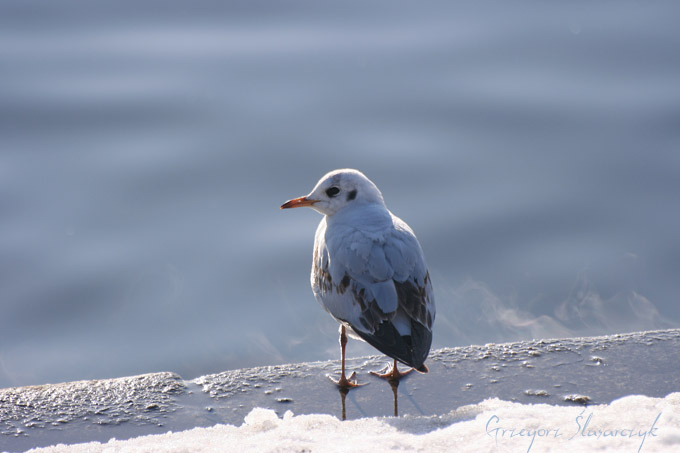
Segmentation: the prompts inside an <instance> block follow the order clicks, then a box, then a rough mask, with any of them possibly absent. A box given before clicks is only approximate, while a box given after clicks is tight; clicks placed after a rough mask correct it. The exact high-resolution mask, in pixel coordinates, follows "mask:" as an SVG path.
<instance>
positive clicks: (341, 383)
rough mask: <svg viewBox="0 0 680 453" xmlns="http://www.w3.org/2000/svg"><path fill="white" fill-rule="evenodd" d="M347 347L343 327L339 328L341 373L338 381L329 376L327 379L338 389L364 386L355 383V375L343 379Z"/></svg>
mask: <svg viewBox="0 0 680 453" xmlns="http://www.w3.org/2000/svg"><path fill="white" fill-rule="evenodd" d="M346 346H347V334H346V333H345V326H344V325H343V326H341V327H340V351H341V372H340V379H339V380H337V381H336V380H335V379H333V378H331V377H330V376H329V379H330V380H331V381H333V382H335V384H336V385H337V386H338V387H340V388H341V389H350V388H353V387H359V386H362V385H365V384H359V383H357V381H356V373H352V375H351V376H350V377H349V379H347V377H345V347H346Z"/></svg>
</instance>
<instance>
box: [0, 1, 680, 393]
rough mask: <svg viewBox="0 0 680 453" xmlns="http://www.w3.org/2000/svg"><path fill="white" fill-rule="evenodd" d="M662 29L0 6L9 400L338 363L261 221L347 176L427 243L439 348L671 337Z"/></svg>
mask: <svg viewBox="0 0 680 453" xmlns="http://www.w3.org/2000/svg"><path fill="white" fill-rule="evenodd" d="M678 17H680V4H679V3H677V2H663V1H661V2H637V1H617V2H607V1H604V2H581V1H576V2H538V1H524V2H477V1H475V2H470V1H424V2H393V1H381V0H369V1H365V0H362V1H355V0H346V1H341V2H340V1H335V2H333V1H311V0H309V1H285V0H284V1H261V0H248V1H209V0H194V1H190V2H189V1H146V2H137V1H115V2H114V1H111V2H108V1H104V2H91V1H84V0H75V1H74V0H61V1H59V2H53V1H38V0H5V1H3V2H1V3H0V387H7V386H17V385H28V384H41V383H47V382H58V381H68V380H77V379H89V378H104V377H116V376H124V375H132V374H139V373H145V372H152V371H161V370H167V371H175V372H178V373H180V374H181V375H182V376H183V377H184V378H193V377H196V376H199V375H202V374H206V373H210V372H217V371H222V370H225V369H231V368H239V367H245V366H253V365H267V364H278V363H285V362H295V361H311V360H322V359H329V358H336V357H337V356H338V346H337V341H338V340H337V324H336V323H335V321H333V320H332V319H331V317H330V316H329V315H327V314H326V313H325V312H324V311H323V310H322V309H321V308H320V307H319V306H318V305H317V303H316V302H315V301H314V298H313V296H312V292H311V290H310V288H309V268H310V266H311V252H312V243H313V234H314V231H315V229H316V226H317V223H318V221H319V220H320V216H319V215H318V214H317V213H315V212H313V211H311V210H296V211H290V212H288V211H284V212H282V211H280V210H279V205H280V204H281V203H282V202H283V201H285V200H287V199H289V198H292V197H294V196H300V195H304V194H306V193H308V192H309V190H311V188H312V187H313V186H314V184H315V183H316V181H317V180H318V179H319V178H320V177H321V176H322V175H323V174H324V173H325V172H327V171H329V170H332V169H334V168H339V167H354V168H358V169H360V170H362V171H364V172H365V173H366V174H367V175H368V176H369V177H370V178H371V179H373V180H374V181H375V182H376V183H377V185H378V186H379V187H380V188H381V189H382V191H383V194H384V196H385V199H386V201H387V204H388V207H389V208H390V209H391V210H392V211H393V212H395V213H396V214H397V215H399V216H400V217H402V218H403V219H405V220H406V221H407V222H408V223H409V224H410V225H411V227H412V228H413V229H414V230H415V232H416V234H417V235H418V237H419V239H420V242H421V244H422V247H423V249H424V250H425V253H426V256H427V259H428V264H429V267H430V272H431V275H432V278H433V282H434V288H435V294H436V301H437V304H438V317H437V321H436V324H435V337H434V347H442V346H455V345H465V344H471V343H482V344H484V343H489V342H499V341H506V340H518V339H527V338H543V337H561V336H569V335H592V334H605V333H616V332H625V331H632V330H642V329H655V328H665V327H672V326H677V325H678V322H679V321H680V304H678V297H679V294H680V278H679V277H680V235H679V232H680V197H679V195H680V57H679V56H680V27H678V26H677V18H678ZM368 353H373V350H372V349H371V348H370V347H368V346H366V345H361V344H360V343H358V342H352V343H350V346H349V354H350V355H352V356H357V355H360V354H368Z"/></svg>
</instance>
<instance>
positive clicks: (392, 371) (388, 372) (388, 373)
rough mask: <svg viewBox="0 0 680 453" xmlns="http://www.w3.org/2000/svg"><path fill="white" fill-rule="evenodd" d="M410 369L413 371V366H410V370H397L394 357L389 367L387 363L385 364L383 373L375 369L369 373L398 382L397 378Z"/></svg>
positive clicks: (404, 374)
mask: <svg viewBox="0 0 680 453" xmlns="http://www.w3.org/2000/svg"><path fill="white" fill-rule="evenodd" d="M411 371H413V368H411V369H410V370H408V371H405V372H403V373H402V372H401V371H399V369H398V368H397V359H394V364H393V365H392V366H391V367H390V366H389V365H387V368H386V369H385V372H384V373H378V372H377V371H371V374H373V375H375V376H378V377H380V378H383V379H387V380H388V381H390V382H392V381H396V382H399V379H401V378H403V377H404V376H406V375H407V374H409V373H410V372H411Z"/></svg>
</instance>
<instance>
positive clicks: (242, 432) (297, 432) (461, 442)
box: [29, 393, 680, 453]
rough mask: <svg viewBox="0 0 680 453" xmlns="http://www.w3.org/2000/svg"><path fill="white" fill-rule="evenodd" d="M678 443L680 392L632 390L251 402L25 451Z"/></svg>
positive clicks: (554, 448) (565, 447) (629, 447)
mask: <svg viewBox="0 0 680 453" xmlns="http://www.w3.org/2000/svg"><path fill="white" fill-rule="evenodd" d="M679 448H680V393H671V394H669V395H667V396H666V397H665V398H651V397H646V396H638V395H631V396H626V397H623V398H620V399H618V400H615V401H613V402H612V403H611V404H603V405H597V406H588V407H585V406H573V407H565V406H551V405H547V404H520V403H513V402H508V401H502V400H499V399H497V398H494V399H488V400H485V401H483V402H481V403H479V404H473V405H469V406H463V407H460V408H458V409H456V410H453V411H451V412H450V413H448V414H446V415H442V416H433V417H410V416H405V417H400V418H394V417H386V418H366V419H359V420H349V421H340V420H338V419H337V418H335V417H333V416H331V415H325V414H313V415H298V416H295V415H293V413H292V412H290V411H288V412H286V413H285V414H284V416H283V418H279V417H278V416H277V415H276V413H275V412H274V411H273V410H270V409H261V408H256V409H253V410H252V411H251V412H250V413H249V414H248V415H247V416H246V417H245V419H244V423H243V424H242V425H241V426H239V427H236V426H232V425H216V426H213V427H211V428H195V429H191V430H187V431H182V432H178V433H172V432H170V433H166V434H160V435H149V436H141V437H137V438H134V439H129V440H126V441H119V440H115V439H112V440H110V441H109V442H106V443H104V444H102V443H99V442H89V443H83V444H75V445H61V444H60V445H56V446H50V447H45V448H38V449H33V450H29V451H30V452H33V453H57V452H59V453H85V452H87V453H97V452H102V453H103V452H106V453H109V452H134V453H137V452H178V453H179V452H215V451H219V452H244V451H248V452H286V451H312V452H314V451H323V452H372V453H375V452H376V451H393V450H398V451H428V452H444V451H447V452H448V451H453V450H454V449H455V451H461V452H479V451H513V452H515V451H526V452H531V451H534V452H539V451H540V452H560V451H570V452H573V451H595V450H597V451H617V452H621V451H630V452H638V451H645V452H664V451H678V449H679Z"/></svg>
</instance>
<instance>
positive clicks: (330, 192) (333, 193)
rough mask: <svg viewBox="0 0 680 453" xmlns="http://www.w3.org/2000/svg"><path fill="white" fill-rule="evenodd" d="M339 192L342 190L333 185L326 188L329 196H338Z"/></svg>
mask: <svg viewBox="0 0 680 453" xmlns="http://www.w3.org/2000/svg"><path fill="white" fill-rule="evenodd" d="M339 192H340V189H338V188H337V187H331V188H329V189H327V190H326V195H328V196H329V197H331V198H333V197H334V196H336V195H337V194H338V193H339Z"/></svg>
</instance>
